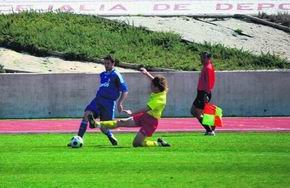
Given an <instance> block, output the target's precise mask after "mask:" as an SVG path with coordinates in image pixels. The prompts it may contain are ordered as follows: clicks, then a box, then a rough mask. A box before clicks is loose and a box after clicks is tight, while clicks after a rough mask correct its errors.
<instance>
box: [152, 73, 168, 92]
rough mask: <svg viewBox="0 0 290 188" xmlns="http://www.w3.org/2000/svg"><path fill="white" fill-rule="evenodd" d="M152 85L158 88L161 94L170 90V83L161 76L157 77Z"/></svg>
mask: <svg viewBox="0 0 290 188" xmlns="http://www.w3.org/2000/svg"><path fill="white" fill-rule="evenodd" d="M152 83H153V85H154V86H155V87H158V89H159V90H160V91H161V92H162V91H164V90H166V89H167V88H168V83H167V80H166V78H165V77H164V76H161V75H158V76H155V77H154V78H153V80H152Z"/></svg>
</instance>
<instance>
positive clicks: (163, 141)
mask: <svg viewBox="0 0 290 188" xmlns="http://www.w3.org/2000/svg"><path fill="white" fill-rule="evenodd" d="M157 142H158V144H159V146H162V147H170V144H169V143H167V142H166V141H165V140H162V138H158V139H157Z"/></svg>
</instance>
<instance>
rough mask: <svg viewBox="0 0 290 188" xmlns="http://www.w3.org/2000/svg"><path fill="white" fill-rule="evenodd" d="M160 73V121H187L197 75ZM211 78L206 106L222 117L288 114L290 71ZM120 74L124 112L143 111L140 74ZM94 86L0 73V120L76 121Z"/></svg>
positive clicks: (93, 79) (144, 87) (73, 78)
mask: <svg viewBox="0 0 290 188" xmlns="http://www.w3.org/2000/svg"><path fill="white" fill-rule="evenodd" d="M162 74H164V75H165V76H166V77H167V79H168V82H169V88H170V89H169V93H168V102H167V106H166V109H165V112H164V116H183V117H184V116H190V113H189V109H190V106H191V104H192V101H193V100H194V98H195V96H196V86H197V81H198V76H199V72H178V73H162ZM216 74H217V80H216V87H215V89H214V91H213V98H212V102H213V103H215V104H217V105H219V106H221V107H222V109H223V110H224V115H225V116H289V115H290V71H282V72H278V71H259V72H255V71H252V72H217V73H216ZM123 75H124V77H125V79H126V80H127V82H128V85H129V97H128V99H127V100H126V102H125V107H126V108H130V109H136V108H139V107H140V106H141V107H142V106H144V105H145V103H146V101H147V98H148V95H149V93H150V91H149V82H148V79H147V78H146V77H144V76H143V75H142V74H140V73H124V74H123ZM98 83H99V75H97V74H0V118H51V117H80V116H82V113H83V109H84V108H85V106H86V104H87V103H89V102H90V100H91V99H92V98H93V97H94V96H95V92H96V89H97V87H98ZM117 116H120V114H117Z"/></svg>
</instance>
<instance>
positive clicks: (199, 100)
mask: <svg viewBox="0 0 290 188" xmlns="http://www.w3.org/2000/svg"><path fill="white" fill-rule="evenodd" d="M204 105H205V101H204V93H203V92H201V91H198V94H197V97H196V98H195V100H194V101H193V103H192V106H191V110H190V112H191V114H192V115H193V116H194V117H196V119H197V120H198V121H199V123H200V124H201V126H202V127H203V128H204V129H205V130H206V132H205V135H208V134H211V132H212V129H211V127H209V126H206V125H203V124H202V115H203V109H204Z"/></svg>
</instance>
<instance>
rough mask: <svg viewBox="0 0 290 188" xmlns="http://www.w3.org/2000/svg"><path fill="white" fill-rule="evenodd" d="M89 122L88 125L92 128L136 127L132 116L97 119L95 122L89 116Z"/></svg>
mask: <svg viewBox="0 0 290 188" xmlns="http://www.w3.org/2000/svg"><path fill="white" fill-rule="evenodd" d="M89 122H90V126H91V127H92V128H101V127H103V128H106V129H115V128H117V127H136V126H137V125H136V124H135V121H134V120H133V118H131V117H130V118H126V119H120V120H109V121H99V122H96V121H94V120H92V118H91V117H90V116H89Z"/></svg>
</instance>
